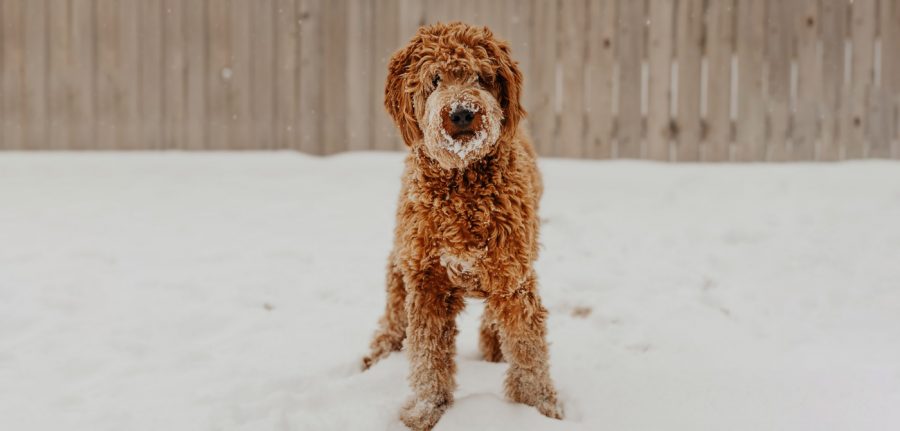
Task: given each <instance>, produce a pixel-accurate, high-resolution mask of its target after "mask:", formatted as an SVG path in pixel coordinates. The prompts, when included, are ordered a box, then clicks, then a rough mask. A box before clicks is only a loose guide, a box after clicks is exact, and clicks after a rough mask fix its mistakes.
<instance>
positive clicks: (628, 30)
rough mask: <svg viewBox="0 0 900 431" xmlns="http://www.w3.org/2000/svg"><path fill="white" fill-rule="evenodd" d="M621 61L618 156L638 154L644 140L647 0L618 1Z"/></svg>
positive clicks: (619, 59)
mask: <svg viewBox="0 0 900 431" xmlns="http://www.w3.org/2000/svg"><path fill="white" fill-rule="evenodd" d="M616 9H617V10H616V11H617V13H618V16H617V20H616V21H617V24H618V33H619V35H618V45H617V46H616V59H617V61H618V65H619V113H618V122H617V128H616V151H615V154H616V157H618V158H638V157H640V155H641V146H642V140H643V136H642V135H643V127H642V125H643V121H642V120H643V117H642V112H641V87H642V85H641V84H642V82H641V73H642V70H641V69H642V60H643V58H644V35H645V30H646V20H647V18H646V15H645V14H644V2H641V1H632V0H619V3H618V4H617V5H616Z"/></svg>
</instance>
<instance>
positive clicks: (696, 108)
mask: <svg viewBox="0 0 900 431" xmlns="http://www.w3.org/2000/svg"><path fill="white" fill-rule="evenodd" d="M677 23H678V24H677V40H678V41H677V43H678V47H677V51H678V115H677V123H676V126H677V127H676V129H677V130H678V134H677V136H676V140H675V141H676V146H675V159H676V160H678V161H697V160H700V140H701V129H700V88H701V82H700V79H701V75H700V74H701V69H700V67H701V63H700V60H701V55H702V53H703V46H702V44H703V1H702V0H682V1H680V2H678V18H677Z"/></svg>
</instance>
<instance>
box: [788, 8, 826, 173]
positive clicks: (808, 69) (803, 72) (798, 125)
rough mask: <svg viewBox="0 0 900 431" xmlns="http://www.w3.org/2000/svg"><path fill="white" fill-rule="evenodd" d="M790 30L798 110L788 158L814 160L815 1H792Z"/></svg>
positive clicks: (818, 74)
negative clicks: (793, 36)
mask: <svg viewBox="0 0 900 431" xmlns="http://www.w3.org/2000/svg"><path fill="white" fill-rule="evenodd" d="M794 9H795V10H794V11H792V12H793V15H792V16H794V20H793V27H794V28H795V29H796V32H797V74H798V76H799V77H800V78H799V79H798V80H797V109H796V111H797V112H796V114H795V120H794V128H793V139H792V146H791V159H793V160H812V159H814V158H815V149H816V141H817V137H818V135H819V133H818V129H819V127H818V126H819V101H820V98H821V86H822V84H821V82H822V66H821V63H820V60H819V52H818V40H819V8H818V0H802V1H797V2H794Z"/></svg>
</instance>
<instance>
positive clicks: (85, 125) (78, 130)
mask: <svg viewBox="0 0 900 431" xmlns="http://www.w3.org/2000/svg"><path fill="white" fill-rule="evenodd" d="M93 7H94V5H93V1H92V0H71V3H70V8H69V19H70V20H71V21H70V25H69V31H70V32H71V33H70V35H69V43H70V45H69V48H68V52H67V56H68V59H67V62H68V67H67V70H66V73H67V74H68V75H69V76H68V83H69V84H68V86H67V87H68V95H67V99H68V115H67V119H68V133H69V134H70V136H71V141H70V145H69V148H72V149H90V148H94V147H95V142H96V141H95V140H94V137H95V130H96V127H95V126H96V125H95V123H94V118H95V117H94V90H95V87H94V71H95V64H96V63H95V60H96V59H95V51H94V31H95V29H96V26H95V22H94V14H93Z"/></svg>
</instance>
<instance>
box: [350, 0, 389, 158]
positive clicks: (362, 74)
mask: <svg viewBox="0 0 900 431" xmlns="http://www.w3.org/2000/svg"><path fill="white" fill-rule="evenodd" d="M380 6H381V4H379V5H378V6H376V8H378V7H380ZM373 36H374V33H373V32H372V4H371V3H369V2H362V3H361V2H356V1H351V2H349V3H348V4H347V49H346V54H347V60H346V61H347V74H346V79H347V82H346V83H345V84H344V87H345V88H346V89H347V93H346V97H347V102H346V103H347V117H346V118H345V120H344V121H345V124H344V127H345V128H346V132H345V133H346V136H347V149H348V150H350V151H358V150H365V149H369V148H371V145H372V143H371V142H370V141H371V136H372V123H371V121H370V118H371V115H370V112H371V104H370V103H367V102H368V101H365V100H359V98H358V96H357V95H359V94H373V93H372V89H373V84H372V77H371V73H372V61H371V54H372V37H373Z"/></svg>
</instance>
